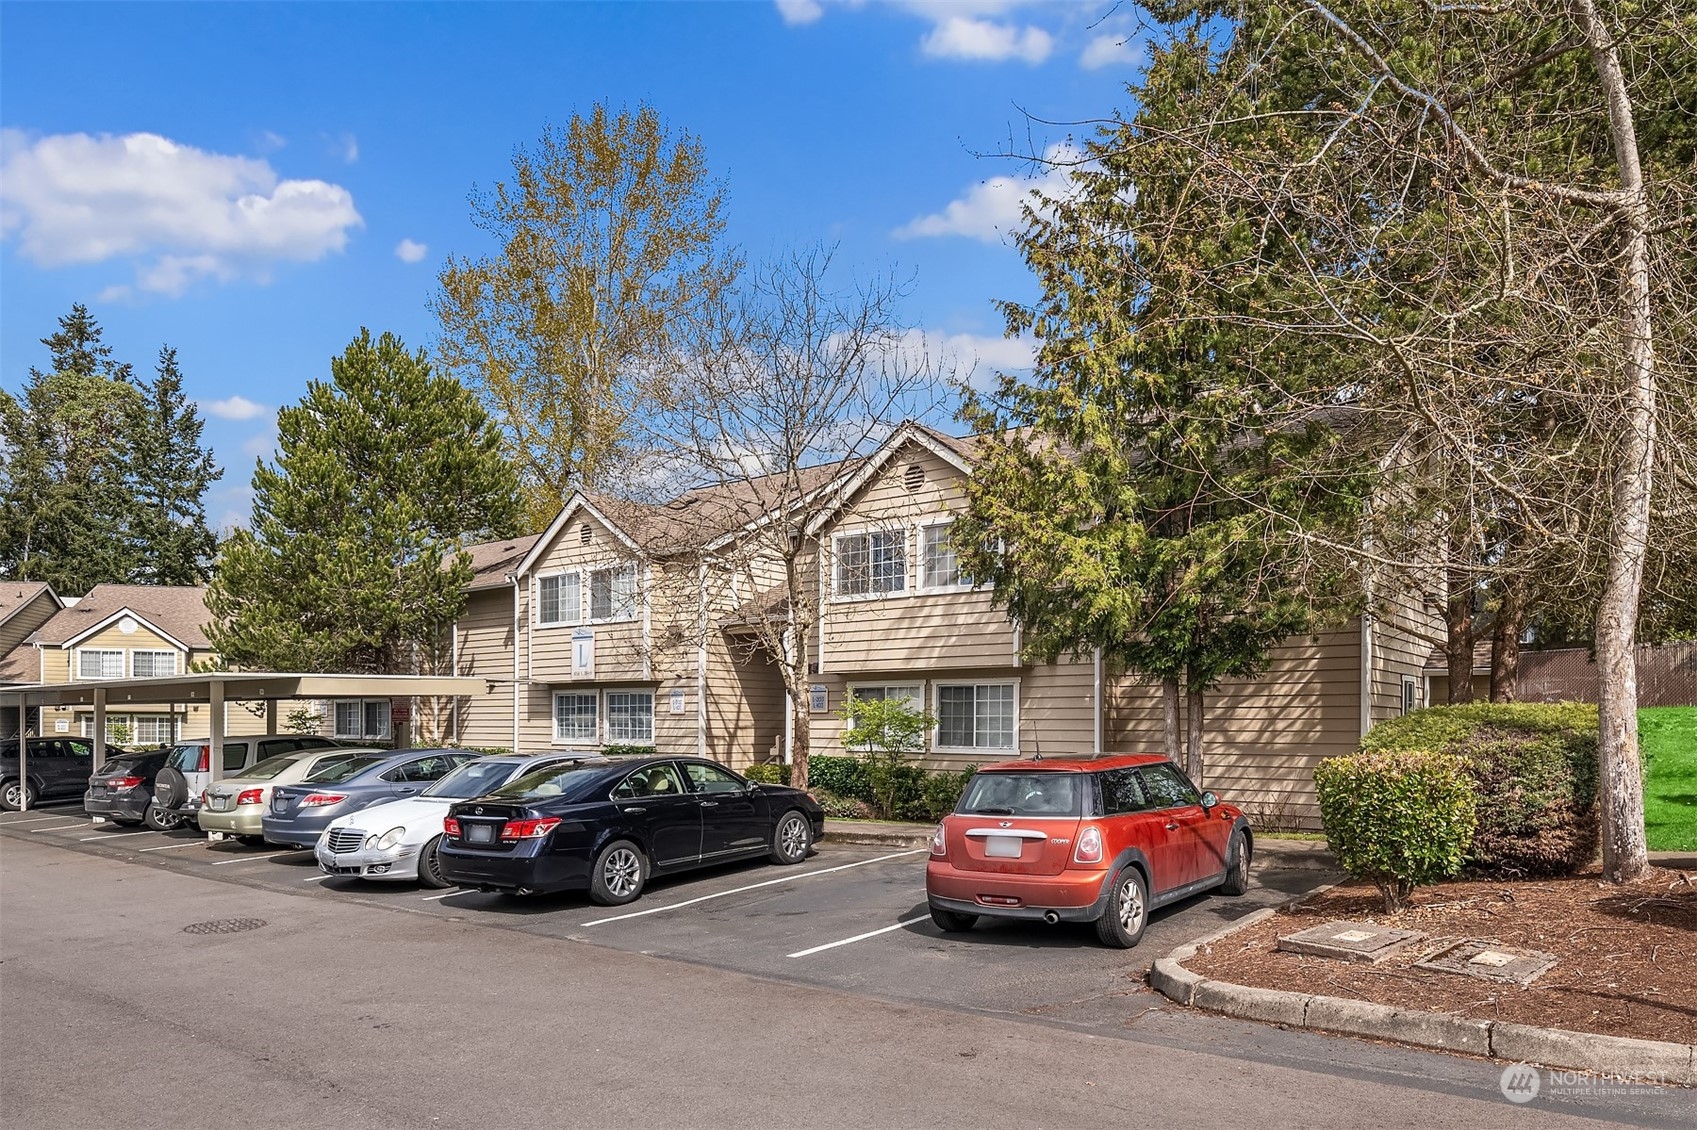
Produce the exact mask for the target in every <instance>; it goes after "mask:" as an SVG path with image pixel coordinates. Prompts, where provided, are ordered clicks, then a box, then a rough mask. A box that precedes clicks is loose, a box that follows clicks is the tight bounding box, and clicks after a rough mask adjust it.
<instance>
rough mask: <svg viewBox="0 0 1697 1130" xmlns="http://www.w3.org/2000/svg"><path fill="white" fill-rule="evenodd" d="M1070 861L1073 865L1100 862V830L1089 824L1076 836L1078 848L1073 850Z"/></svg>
mask: <svg viewBox="0 0 1697 1130" xmlns="http://www.w3.org/2000/svg"><path fill="white" fill-rule="evenodd" d="M1072 861H1073V862H1074V863H1100V862H1102V829H1100V828H1098V827H1096V825H1094V824H1090V825H1087V826H1086V827H1085V829H1084V830H1083V831H1082V832H1080V833H1079V834H1078V847H1076V848H1074V849H1073V853H1072Z"/></svg>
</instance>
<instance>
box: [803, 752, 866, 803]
mask: <svg viewBox="0 0 1697 1130" xmlns="http://www.w3.org/2000/svg"><path fill="white" fill-rule="evenodd" d="M807 784H808V787H809V788H812V789H816V790H818V791H820V792H827V793H833V794H835V795H837V796H840V797H847V798H849V799H850V800H859V801H870V800H871V799H872V782H871V780H870V779H869V778H868V777H867V775H866V762H864V761H862V760H861V759H860V758H858V757H829V756H815V757H810V758H808V759H807Z"/></svg>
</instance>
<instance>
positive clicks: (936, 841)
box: [931, 824, 949, 855]
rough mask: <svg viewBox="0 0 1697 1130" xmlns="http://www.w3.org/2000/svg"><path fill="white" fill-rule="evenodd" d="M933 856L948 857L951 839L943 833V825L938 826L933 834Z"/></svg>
mask: <svg viewBox="0 0 1697 1130" xmlns="http://www.w3.org/2000/svg"><path fill="white" fill-rule="evenodd" d="M931 854H932V855H948V854H949V839H948V836H947V835H946V834H945V833H944V831H943V825H941V824H939V825H937V830H936V831H935V832H932V833H931Z"/></svg>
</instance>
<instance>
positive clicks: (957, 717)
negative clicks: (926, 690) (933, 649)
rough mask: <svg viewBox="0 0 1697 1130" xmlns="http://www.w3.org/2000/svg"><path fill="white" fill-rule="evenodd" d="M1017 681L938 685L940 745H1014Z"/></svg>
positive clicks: (955, 747)
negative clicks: (1015, 685) (1015, 682)
mask: <svg viewBox="0 0 1697 1130" xmlns="http://www.w3.org/2000/svg"><path fill="white" fill-rule="evenodd" d="M1013 739H1014V685H1013V684H1012V683H980V684H977V685H973V686H939V687H938V688H937V745H938V747H939V748H942V749H1012V748H1014V740H1013Z"/></svg>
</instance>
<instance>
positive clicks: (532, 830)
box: [501, 816, 560, 840]
mask: <svg viewBox="0 0 1697 1130" xmlns="http://www.w3.org/2000/svg"><path fill="white" fill-rule="evenodd" d="M559 823H560V818H559V817H558V816H544V817H543V818H542V819H540V820H509V821H507V823H506V825H505V826H504V827H503V828H502V829H501V838H502V839H503V840H540V839H541V838H542V837H543V836H546V835H547V834H548V833H549V832H552V831H553V830H554V828H555V827H556V826H557V825H558V824H559Z"/></svg>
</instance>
